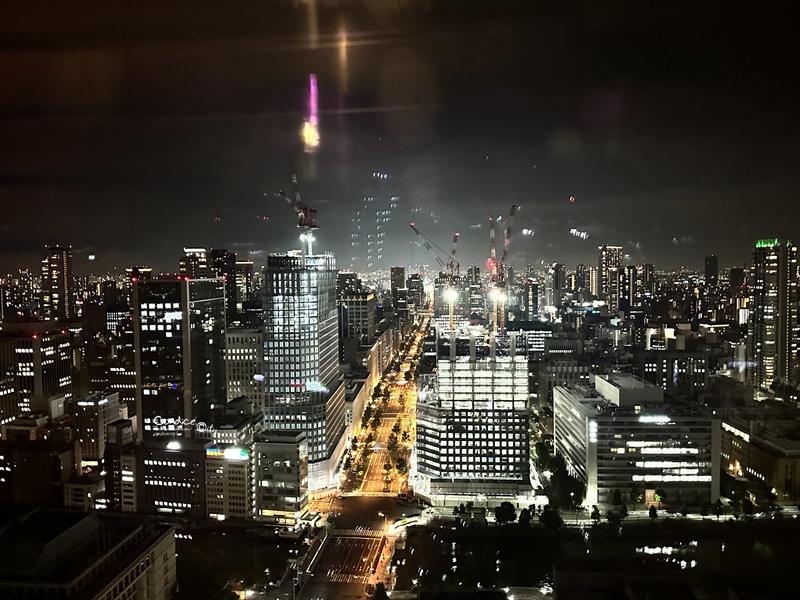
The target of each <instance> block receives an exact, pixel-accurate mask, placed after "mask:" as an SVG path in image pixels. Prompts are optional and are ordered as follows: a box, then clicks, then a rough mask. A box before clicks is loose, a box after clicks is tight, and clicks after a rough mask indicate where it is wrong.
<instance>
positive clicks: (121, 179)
mask: <svg viewBox="0 0 800 600" xmlns="http://www.w3.org/2000/svg"><path fill="white" fill-rule="evenodd" d="M312 3H313V0H306V1H303V2H301V1H297V2H280V1H277V0H274V1H264V2H256V1H247V2H244V1H229V2H208V1H201V0H192V1H187V0H178V1H175V0H171V1H170V2H163V1H158V2H156V1H152V0H148V1H144V2H92V3H89V2H63V1H53V2H13V3H7V4H6V5H5V6H4V7H3V14H2V18H0V202H2V212H1V213H0V272H9V271H11V270H14V269H16V268H17V267H34V268H38V267H37V265H38V261H39V258H40V254H41V251H42V249H43V246H44V245H45V244H55V243H61V244H72V246H73V247H74V248H75V249H76V255H75V256H76V258H75V270H76V272H84V271H87V270H88V269H89V268H90V267H91V268H92V269H93V270H94V271H95V272H99V271H105V270H107V269H110V268H112V267H114V266H116V267H120V268H124V266H126V265H130V264H148V265H152V266H154V267H156V268H158V269H164V270H167V269H169V270H176V269H177V261H178V257H179V256H180V254H181V253H182V250H181V248H182V247H183V246H184V245H186V246H206V247H226V248H228V249H230V250H235V251H237V252H239V253H240V254H242V255H246V254H247V253H248V252H250V251H254V250H259V249H264V250H267V251H277V250H282V249H286V248H287V247H292V246H294V245H296V244H295V240H296V236H297V230H296V229H295V228H294V215H293V213H292V211H291V209H290V208H289V207H288V206H286V205H285V204H283V203H282V202H281V201H280V200H277V199H275V198H273V197H271V194H272V192H275V191H277V190H278V189H280V188H288V187H289V186H290V180H289V177H290V170H289V165H290V164H291V163H294V164H295V165H296V167H297V171H298V176H299V178H300V183H301V192H302V193H303V195H304V199H305V200H306V201H307V203H308V204H309V205H311V206H314V207H316V208H317V210H318V213H319V217H318V218H319V222H320V230H319V233H318V238H319V242H318V244H317V246H316V247H317V249H328V250H333V251H334V252H336V254H337V257H338V259H339V265H340V266H341V267H346V266H348V263H349V255H350V252H349V233H350V219H351V212H352V210H354V209H355V208H357V207H358V206H359V205H360V203H361V202H360V200H361V198H362V196H363V195H364V193H365V190H366V189H367V186H368V185H369V183H370V175H371V174H372V172H373V171H376V170H377V171H384V172H388V173H390V174H391V175H392V180H391V184H392V187H393V189H396V190H397V193H398V195H399V196H400V198H401V209H400V210H399V211H398V214H397V215H396V218H395V226H394V227H393V228H392V231H391V232H390V234H389V235H390V236H391V237H392V239H390V240H389V241H388V242H387V244H388V245H389V247H390V250H391V253H390V255H389V257H390V261H391V262H398V263H407V262H408V261H409V258H412V259H413V260H414V261H418V260H424V261H426V262H430V261H429V259H428V258H427V256H426V255H425V254H424V252H423V250H422V249H420V248H417V249H414V248H413V247H412V246H411V243H410V242H411V241H412V239H413V232H411V230H410V228H409V227H408V221H410V220H411V219H412V217H411V209H412V208H414V207H416V208H418V211H417V212H416V213H415V214H414V217H413V219H414V220H415V221H417V222H418V223H419V226H420V228H421V229H422V230H423V231H424V233H426V234H427V235H428V236H429V237H431V238H434V239H435V240H437V241H438V243H439V244H440V245H442V246H448V245H449V239H450V238H451V236H452V233H453V232H454V231H460V232H461V233H462V236H461V248H460V261H461V263H462V265H464V264H466V263H468V262H473V261H474V262H479V263H483V262H485V260H486V256H487V255H488V232H487V228H486V219H487V217H488V216H489V215H505V214H507V212H508V209H509V207H510V205H511V204H512V203H516V204H518V205H519V206H520V212H519V214H518V216H517V221H516V226H515V229H516V230H517V231H520V230H521V229H522V228H532V229H534V231H535V235H534V236H532V237H524V236H522V235H520V234H517V235H515V236H514V237H513V239H512V242H511V248H510V251H511V256H512V264H517V265H519V266H522V265H523V264H527V263H529V262H535V261H539V260H545V261H559V262H564V263H566V264H567V265H568V266H570V267H573V266H574V265H575V264H577V263H579V262H586V263H589V264H596V260H597V259H596V255H597V245H598V244H600V243H615V244H622V245H624V246H625V248H626V252H627V253H629V254H630V255H631V257H630V260H631V261H633V262H652V263H655V264H656V266H657V267H661V268H667V267H669V268H672V267H677V266H680V265H686V266H687V267H691V268H699V267H700V266H701V265H702V260H703V256H704V255H705V254H708V253H715V254H717V255H718V256H719V257H720V264H721V266H731V265H736V264H740V265H743V264H746V263H747V262H748V261H749V253H750V248H751V246H752V243H753V241H754V240H755V239H756V238H759V237H767V236H770V237H773V236H777V235H785V236H789V237H792V236H794V237H800V236H797V223H798V217H800V193H798V192H800V175H798V167H799V166H800V117H798V112H799V111H800V93H799V92H800V90H799V89H798V77H797V68H798V67H797V56H798V52H797V49H796V42H795V39H796V34H795V32H794V30H793V24H792V20H791V19H790V18H789V17H788V15H787V14H781V13H780V12H779V11H778V10H774V11H773V12H768V10H769V9H765V8H762V7H761V6H760V5H759V4H760V3H754V2H750V3H737V2H726V3H717V2H697V1H693V2H670V3H666V2H660V3H659V2H656V3H654V2H624V1H610V2H599V1H594V0H591V1H586V2H538V1H533V0H530V1H526V2H495V1H493V2H470V1H468V0H457V1H456V0H444V1H435V2H434V1H433V0H430V1H429V2H424V1H420V2H406V1H404V0H394V1H392V0H360V1H357V0H352V1H340V2H336V1H334V0H327V1H326V0H317V2H316V3H315V4H316V27H315V26H314V23H313V21H314V20H313V19H311V18H309V14H310V12H311V11H310V9H309V5H310V4H312ZM132 5H135V6H132ZM523 7H524V9H523ZM340 31H345V32H346V35H347V40H348V45H347V51H346V65H345V63H343V56H342V53H341V50H340V45H339V41H338V40H339V39H340V34H339V32H340ZM345 66H346V68H345ZM310 73H315V74H316V75H317V78H318V81H319V93H320V111H321V116H320V124H321V127H320V135H321V145H320V148H319V150H318V152H317V154H315V155H307V154H304V153H303V147H302V140H301V138H300V128H301V123H302V120H303V118H304V115H305V107H304V99H305V94H306V92H307V84H308V76H309V74H310ZM265 192H268V193H269V195H268V196H267V197H265V196H264V193H265ZM570 196H574V197H575V202H574V203H572V202H570V201H569V197H570ZM259 215H262V216H263V215H268V216H269V217H270V219H269V221H264V220H263V219H259V218H258V216H259ZM477 225H480V226H481V227H480V228H477ZM573 228H575V229H578V230H582V231H586V232H588V234H589V238H588V239H587V240H583V239H580V238H578V237H575V236H573V235H570V233H569V231H570V229H573ZM795 241H797V240H795ZM89 253H94V254H96V256H97V260H96V261H95V262H94V263H93V264H91V263H88V262H87V256H88V254H89Z"/></svg>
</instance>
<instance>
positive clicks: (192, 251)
mask: <svg viewBox="0 0 800 600" xmlns="http://www.w3.org/2000/svg"><path fill="white" fill-rule="evenodd" d="M183 252H184V255H183V256H181V259H180V262H179V267H178V269H179V272H180V274H181V275H183V276H184V277H189V278H190V279H205V278H207V277H211V271H210V269H209V265H208V256H207V255H206V249H205V248H184V249H183Z"/></svg>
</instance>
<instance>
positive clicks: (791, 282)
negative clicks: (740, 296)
mask: <svg viewBox="0 0 800 600" xmlns="http://www.w3.org/2000/svg"><path fill="white" fill-rule="evenodd" d="M797 337H798V331H797V247H796V246H795V245H794V244H792V243H791V242H790V241H788V240H781V239H778V238H774V239H765V240H758V241H757V242H756V247H755V249H754V250H753V268H752V286H751V303H750V335H749V336H748V344H749V346H748V355H749V356H748V362H747V364H748V369H749V378H750V382H751V383H752V384H753V385H755V386H757V387H768V386H770V385H771V384H772V383H773V382H774V381H787V380H789V379H791V378H793V377H794V376H795V373H794V369H795V367H796V363H797Z"/></svg>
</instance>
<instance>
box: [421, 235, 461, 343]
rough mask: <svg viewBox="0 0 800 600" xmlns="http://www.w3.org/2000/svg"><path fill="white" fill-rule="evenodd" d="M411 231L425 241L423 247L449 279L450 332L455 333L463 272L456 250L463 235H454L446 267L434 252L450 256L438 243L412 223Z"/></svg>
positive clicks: (447, 296)
mask: <svg viewBox="0 0 800 600" xmlns="http://www.w3.org/2000/svg"><path fill="white" fill-rule="evenodd" d="M411 229H413V230H414V233H415V234H416V235H417V237H419V238H421V239H422V240H423V241H422V245H423V246H424V247H425V248H426V249H427V250H428V252H430V253H431V256H433V258H434V260H436V263H437V264H438V265H439V266H440V267H441V268H442V270H443V271H444V272H445V277H446V279H447V282H448V286H447V289H446V290H445V292H444V294H445V299H446V300H447V304H448V315H449V323H450V331H453V329H454V327H455V301H456V299H457V298H458V290H456V280H457V278H458V276H459V272H460V270H461V266H460V265H459V263H458V261H456V249H457V247H458V237H459V236H460V235H461V234H460V233H455V234H454V235H453V243H452V247H451V249H450V254H449V260H448V262H447V264H446V265H445V263H444V261H443V260H442V259H441V258H440V257H439V256H438V255H437V253H436V252H435V251H434V248H436V249H437V250H438V251H439V252H440V253H441V254H442V255H443V256H448V253H447V252H446V251H445V250H444V249H443V248H441V247H439V245H438V244H436V242H434V241H433V240H431V239H430V238H429V237H428V236H426V235H425V234H424V233H422V232H421V231H420V230H419V229H417V227H416V225H415V224H414V223H411Z"/></svg>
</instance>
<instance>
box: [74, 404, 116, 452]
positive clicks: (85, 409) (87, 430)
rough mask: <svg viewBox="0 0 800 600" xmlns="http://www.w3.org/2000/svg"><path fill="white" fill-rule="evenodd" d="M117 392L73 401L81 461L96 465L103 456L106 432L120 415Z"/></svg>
mask: <svg viewBox="0 0 800 600" xmlns="http://www.w3.org/2000/svg"><path fill="white" fill-rule="evenodd" d="M120 408H121V407H120V403H119V394H118V393H116V392H114V393H111V394H92V395H90V396H87V397H85V398H81V399H80V400H78V401H77V402H75V410H74V414H75V428H76V429H77V432H78V436H79V437H78V439H79V441H80V444H81V463H82V464H83V465H84V466H86V465H90V466H96V465H99V464H100V461H101V460H102V458H103V452H105V448H106V433H107V429H108V426H109V425H111V423H113V422H115V421H118V420H119V419H120V417H121V416H122V417H123V418H124V417H126V416H127V415H120Z"/></svg>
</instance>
